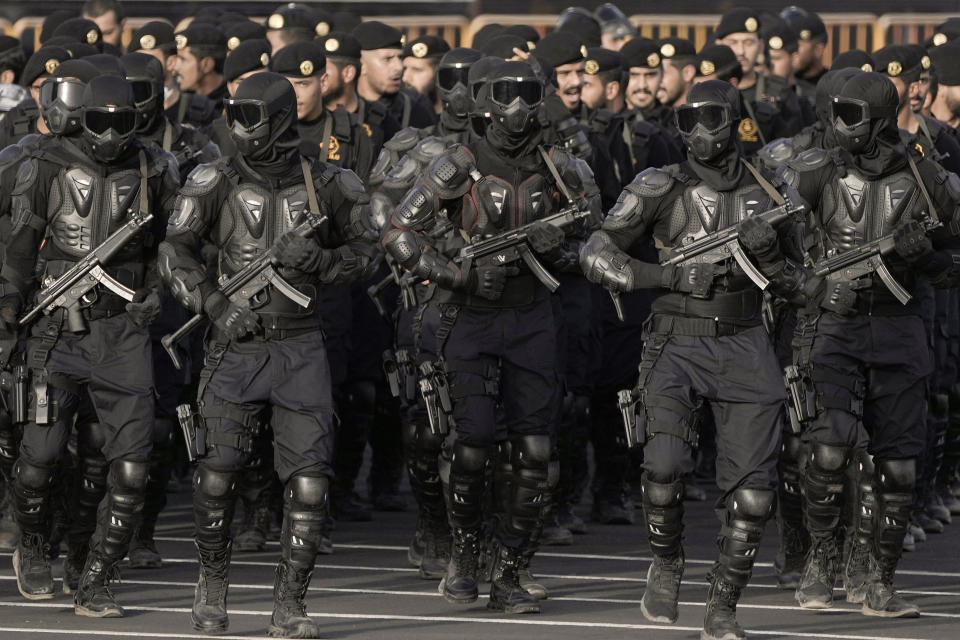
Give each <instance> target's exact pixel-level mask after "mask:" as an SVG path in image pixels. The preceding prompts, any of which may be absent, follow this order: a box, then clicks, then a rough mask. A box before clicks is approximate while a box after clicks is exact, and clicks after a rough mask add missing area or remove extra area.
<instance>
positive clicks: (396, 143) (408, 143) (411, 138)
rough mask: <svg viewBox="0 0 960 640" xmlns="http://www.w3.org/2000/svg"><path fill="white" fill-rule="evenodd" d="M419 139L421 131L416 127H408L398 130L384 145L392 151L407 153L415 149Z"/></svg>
mask: <svg viewBox="0 0 960 640" xmlns="http://www.w3.org/2000/svg"><path fill="white" fill-rule="evenodd" d="M419 141H420V132H419V131H417V129H416V128H414V127H407V128H406V129H401V130H400V131H397V133H396V134H394V136H393V137H392V138H390V139H389V140H388V141H386V142H385V143H383V146H385V147H386V148H387V149H390V150H391V151H398V152H400V153H405V152H407V151H409V150H410V149H413V148H414V147H415V146H416V145H417V142H419Z"/></svg>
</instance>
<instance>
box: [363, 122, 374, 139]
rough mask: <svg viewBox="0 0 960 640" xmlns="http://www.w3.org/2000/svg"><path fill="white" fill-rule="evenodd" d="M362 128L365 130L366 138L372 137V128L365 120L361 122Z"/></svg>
mask: <svg viewBox="0 0 960 640" xmlns="http://www.w3.org/2000/svg"><path fill="white" fill-rule="evenodd" d="M363 130H364V131H366V132H367V137H368V138H372V137H373V129H371V128H370V125H368V124H367V123H366V122H364V123H363Z"/></svg>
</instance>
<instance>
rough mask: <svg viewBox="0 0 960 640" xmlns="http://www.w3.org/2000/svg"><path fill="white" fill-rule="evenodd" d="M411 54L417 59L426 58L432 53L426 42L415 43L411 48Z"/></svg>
mask: <svg viewBox="0 0 960 640" xmlns="http://www.w3.org/2000/svg"><path fill="white" fill-rule="evenodd" d="M410 52H411V53H412V54H413V55H414V57H416V58H425V57H426V56H427V54H428V53H430V47H428V46H427V43H426V42H414V43H413V45H412V46H411V47H410Z"/></svg>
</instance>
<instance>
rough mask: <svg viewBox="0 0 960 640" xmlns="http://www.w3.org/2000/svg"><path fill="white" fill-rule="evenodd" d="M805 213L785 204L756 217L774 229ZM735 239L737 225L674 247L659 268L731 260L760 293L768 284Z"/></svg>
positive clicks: (801, 208) (800, 209) (795, 206)
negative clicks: (734, 261) (785, 221)
mask: <svg viewBox="0 0 960 640" xmlns="http://www.w3.org/2000/svg"><path fill="white" fill-rule="evenodd" d="M805 211H806V205H802V204H800V205H795V204H792V203H789V202H786V203H784V204H782V205H780V206H778V207H774V208H773V209H770V210H769V211H764V212H763V213H759V214H757V217H758V218H760V219H762V220H765V221H766V222H767V223H769V224H770V226H776V225H778V224H780V223H781V222H783V221H784V220H787V219H788V218H795V219H798V220H799V219H800V217H801V216H802V215H803V213H804V212H805ZM739 237H740V231H739V228H738V225H733V226H730V227H727V228H725V229H721V230H719V231H714V232H713V233H711V234H710V235H707V236H704V237H702V238H699V239H697V240H694V241H693V242H689V243H687V244H681V245H680V246H678V247H674V248H673V249H672V250H671V251H670V255H669V256H668V257H667V259H666V260H664V261H663V262H661V263H660V266H663V267H666V266H668V265H672V266H682V265H685V264H695V263H702V264H709V263H713V264H716V263H718V262H723V261H724V260H727V259H729V258H733V259H734V260H736V261H737V264H739V265H740V268H741V269H743V272H744V273H746V274H747V277H748V278H750V279H751V280H752V281H753V283H754V284H756V285H757V286H758V287H760V289H761V290H762V289H766V288H767V286H768V285H769V284H770V281H769V280H767V278H766V277H765V276H764V275H763V274H762V273H761V272H760V270H759V269H757V268H756V267H755V266H754V265H753V263H752V262H750V258H748V257H747V254H746V253H744V251H743V247H741V246H740V242H739Z"/></svg>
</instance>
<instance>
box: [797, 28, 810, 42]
mask: <svg viewBox="0 0 960 640" xmlns="http://www.w3.org/2000/svg"><path fill="white" fill-rule="evenodd" d="M811 37H813V33H812V32H811V31H810V29H800V39H801V40H809V39H810V38H811Z"/></svg>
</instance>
